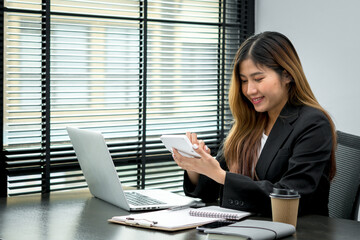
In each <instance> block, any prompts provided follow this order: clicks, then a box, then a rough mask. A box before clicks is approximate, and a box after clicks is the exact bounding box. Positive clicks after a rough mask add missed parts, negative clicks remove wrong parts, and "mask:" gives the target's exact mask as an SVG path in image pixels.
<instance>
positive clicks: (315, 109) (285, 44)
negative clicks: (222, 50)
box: [173, 32, 336, 215]
mask: <svg viewBox="0 0 360 240" xmlns="http://www.w3.org/2000/svg"><path fill="white" fill-rule="evenodd" d="M229 104H230V109H231V111H232V114H233V117H234V123H233V126H232V128H231V130H230V132H229V134H228V136H227V138H226V139H225V141H224V143H223V146H222V148H221V151H219V153H218V155H217V157H216V159H215V158H213V157H211V155H210V150H209V149H208V147H207V146H206V145H205V144H204V142H203V141H199V140H198V139H197V136H196V134H194V133H187V136H188V137H189V138H190V140H191V142H192V143H193V148H194V149H195V150H196V152H197V153H199V154H200V156H201V158H198V159H193V158H187V157H183V156H182V155H180V154H179V153H178V152H177V151H176V150H174V154H173V158H174V160H175V161H176V163H177V164H178V165H179V166H180V167H181V168H183V169H185V170H186V171H185V175H184V191H185V193H186V194H187V195H189V196H193V197H200V198H202V199H203V200H204V201H206V202H213V201H215V200H217V199H218V198H219V197H220V205H221V206H223V207H227V208H233V209H238V210H244V211H251V212H255V213H261V214H264V215H270V214H271V203H270V198H269V194H270V193H271V192H272V189H273V187H276V188H285V189H294V190H297V191H298V192H299V193H300V195H301V199H300V206H299V215H302V214H321V215H328V206H327V205H328V196H329V188H330V181H331V179H332V178H333V177H334V175H335V147H336V135H335V127H334V124H333V122H332V120H331V118H330V116H329V114H328V113H327V112H326V111H325V110H324V109H323V108H322V107H321V106H320V105H319V103H318V102H317V100H316V98H315V96H314V94H313V93H312V91H311V89H310V86H309V84H308V82H307V79H306V77H305V74H304V72H303V69H302V66H301V63H300V59H299V57H298V55H297V53H296V50H295V48H294V47H293V45H292V43H291V42H290V40H289V39H288V38H287V37H285V36H284V35H282V34H280V33H277V32H264V33H261V34H257V35H255V36H252V37H250V38H249V39H247V40H246V41H245V42H244V43H243V44H242V45H241V46H240V48H239V50H238V52H237V54H236V56H235V59H234V70H233V76H232V80H231V86H230V90H229Z"/></svg>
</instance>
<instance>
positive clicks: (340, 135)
mask: <svg viewBox="0 0 360 240" xmlns="http://www.w3.org/2000/svg"><path fill="white" fill-rule="evenodd" d="M337 141H338V146H337V150H336V153H335V156H336V168H337V169H336V175H335V177H334V179H333V181H332V182H331V185H330V195H329V216H330V217H333V218H345V219H352V220H357V216H355V214H356V213H355V212H357V211H358V207H359V206H358V204H359V202H358V199H359V196H357V195H359V190H358V189H359V183H360V136H355V135H351V134H348V133H344V132H341V131H337Z"/></svg>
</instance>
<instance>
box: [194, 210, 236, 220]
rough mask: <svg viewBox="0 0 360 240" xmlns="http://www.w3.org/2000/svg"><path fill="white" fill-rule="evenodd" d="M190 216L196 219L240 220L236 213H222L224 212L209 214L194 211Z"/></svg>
mask: <svg viewBox="0 0 360 240" xmlns="http://www.w3.org/2000/svg"><path fill="white" fill-rule="evenodd" d="M189 214H190V215H191V216H195V217H207V218H224V219H230V220H239V219H240V217H239V215H238V214H236V213H222V212H208V211H199V210H197V211H193V210H190V212H189Z"/></svg>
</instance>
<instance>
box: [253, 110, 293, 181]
mask: <svg viewBox="0 0 360 240" xmlns="http://www.w3.org/2000/svg"><path fill="white" fill-rule="evenodd" d="M298 112H299V108H298V107H294V106H291V105H289V104H286V105H285V107H284V108H283V110H282V111H281V113H280V115H279V117H278V118H277V120H276V122H275V124H274V126H273V128H272V129H271V132H270V134H269V137H268V139H267V140H266V143H265V145H264V148H263V150H262V151H261V154H260V156H259V160H258V162H257V164H256V173H257V176H258V177H259V179H264V178H265V176H266V173H267V170H268V169H269V166H270V164H271V162H272V161H273V160H274V157H275V155H276V154H277V152H278V151H279V149H280V148H281V146H282V145H283V143H284V141H285V140H286V139H287V137H288V136H289V134H290V133H291V132H292V130H293V127H292V125H291V123H292V122H293V121H294V120H296V119H297V118H298Z"/></svg>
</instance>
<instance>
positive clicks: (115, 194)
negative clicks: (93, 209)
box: [66, 127, 201, 211]
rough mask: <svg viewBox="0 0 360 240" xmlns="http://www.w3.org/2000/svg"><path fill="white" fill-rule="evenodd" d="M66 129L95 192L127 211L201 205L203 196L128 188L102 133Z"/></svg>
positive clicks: (84, 172)
mask: <svg viewBox="0 0 360 240" xmlns="http://www.w3.org/2000/svg"><path fill="white" fill-rule="evenodd" d="M66 130H67V132H68V134H69V136H70V140H71V143H72V145H73V147H74V150H75V153H76V156H77V159H78V161H79V164H80V167H81V170H82V171H83V174H84V176H85V179H86V182H87V184H88V186H89V189H90V192H91V194H92V195H93V196H95V197H97V198H100V199H102V200H104V201H106V202H109V203H111V204H114V205H116V206H118V207H120V208H123V209H125V210H127V211H140V210H152V209H164V208H170V207H176V206H184V205H196V204H199V205H201V202H199V199H195V198H190V197H186V196H182V195H179V194H176V193H171V192H169V191H166V190H161V189H149V190H124V189H123V188H122V186H121V182H120V179H119V176H118V174H117V172H116V169H115V165H114V162H113V161H112V158H111V155H110V152H109V149H108V147H107V145H106V142H105V139H104V137H103V136H102V134H101V133H98V132H94V131H89V130H81V129H78V128H74V127H67V128H66Z"/></svg>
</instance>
